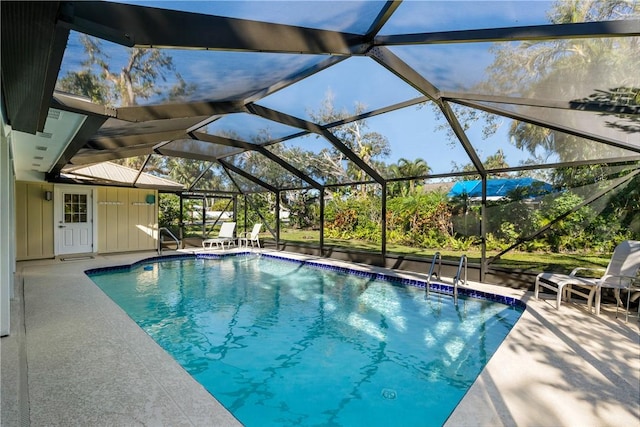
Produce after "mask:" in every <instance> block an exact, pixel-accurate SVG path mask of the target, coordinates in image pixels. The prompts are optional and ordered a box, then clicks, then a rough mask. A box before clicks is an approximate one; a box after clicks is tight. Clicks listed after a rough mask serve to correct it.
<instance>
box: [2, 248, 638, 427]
mask: <svg viewBox="0 0 640 427" xmlns="http://www.w3.org/2000/svg"><path fill="white" fill-rule="evenodd" d="M170 253H171V252H169V251H167V252H166V253H165V254H167V255H168V254H170ZM280 254H282V253H280ZM155 255H156V254H155V253H154V252H148V253H137V254H122V255H105V256H103V255H100V256H97V257H96V258H94V259H86V260H69V261H60V260H42V261H28V262H20V263H18V272H17V277H16V292H15V298H14V299H13V300H12V306H11V310H12V312H11V335H9V336H8V337H4V338H2V339H1V340H0V357H1V371H0V378H1V389H0V396H1V399H2V412H1V418H0V423H1V425H2V426H27V425H32V426H43V425H47V426H52V425H64V426H71V425H83V426H84V425H91V426H98V425H122V426H132V425H151V426H156V425H158V426H159V425H166V426H180V425H185V426H186V425H197V426H200V425H201V426H214V425H215V426H233V425H240V423H239V422H237V421H236V420H235V418H234V417H233V416H232V415H231V414H229V413H228V412H227V411H226V410H225V409H224V408H223V407H222V406H221V405H220V404H219V403H218V402H217V401H216V400H215V399H214V398H213V397H212V396H211V395H210V394H209V393H207V391H206V390H205V389H204V388H203V387H202V386H200V385H199V384H198V383H197V382H196V381H195V380H193V379H192V378H191V376H189V375H188V374H187V373H186V372H185V371H184V370H183V369H182V368H181V367H180V366H179V365H178V363H177V362H175V361H174V360H173V359H172V358H171V357H170V356H169V355H168V354H166V353H165V352H164V351H163V350H162V349H161V348H160V347H159V346H158V345H157V344H156V343H155V342H154V341H153V340H152V339H151V338H150V337H149V336H148V335H147V334H146V333H145V332H144V331H142V329H140V328H139V327H138V326H137V325H136V324H135V323H134V322H133V321H132V320H131V319H130V318H129V317H128V316H127V315H126V314H125V313H124V312H123V311H122V310H121V309H120V308H119V307H118V306H117V305H116V304H115V303H113V302H112V301H111V300H110V299H109V298H108V297H107V296H106V295H105V294H104V293H103V292H102V291H101V290H100V289H99V288H98V287H97V286H96V285H94V284H93V282H92V281H91V280H90V279H89V278H88V277H87V276H86V275H85V274H84V271H85V270H87V269H89V268H98V267H105V266H114V265H122V264H130V263H132V262H135V261H137V260H140V259H144V258H148V257H152V256H155ZM287 255H291V256H292V257H295V258H300V259H314V260H317V261H319V262H327V263H331V264H333V265H336V264H338V265H341V264H344V265H349V266H350V267H351V266H353V265H351V264H346V263H341V262H338V261H334V260H326V259H318V258H314V257H307V256H301V255H296V254H287ZM359 267H360V268H364V269H368V270H380V271H389V270H384V269H377V268H375V267H370V266H359ZM397 274H398V275H400V276H403V277H413V278H417V279H424V277H425V276H424V275H420V274H412V273H408V272H402V273H400V272H398V273H397ZM445 282H447V280H446V279H445ZM469 287H472V288H476V289H479V290H482V291H486V292H491V293H496V294H501V295H507V296H513V297H518V298H522V299H523V301H524V302H526V304H527V309H526V311H525V312H524V313H523V315H522V317H521V319H520V320H519V321H518V323H517V324H516V325H515V327H514V328H513V329H512V331H511V332H510V333H509V335H508V336H507V338H506V339H505V341H504V342H503V343H502V345H501V346H500V348H499V349H498V351H497V352H496V353H495V355H494V356H493V357H492V358H491V360H490V361H489V364H488V365H487V367H486V368H485V370H484V371H483V372H482V373H481V375H480V376H479V377H478V379H477V381H476V382H475V383H474V384H473V386H472V387H471V389H470V390H469V392H468V393H467V394H466V396H465V397H464V398H463V400H462V401H461V403H460V404H459V405H458V407H457V408H456V410H455V411H454V413H453V414H452V416H451V417H450V419H449V420H448V422H447V425H450V426H516V425H517V426H576V425H580V426H602V425H640V333H639V327H638V326H639V323H638V319H637V318H635V317H632V318H629V321H628V322H626V323H625V321H624V313H622V315H621V316H620V317H619V318H617V319H616V318H615V308H614V307H612V306H605V307H604V308H603V314H602V315H601V316H599V317H596V316H595V315H593V314H590V313H589V312H588V311H587V309H586V305H584V304H580V303H575V304H562V306H561V308H560V310H556V309H555V298H554V297H552V296H551V295H548V296H546V299H541V300H535V299H533V297H532V293H531V292H525V291H520V290H515V289H510V288H505V287H500V286H492V285H486V284H477V283H471V284H470V285H469ZM425 424H427V425H428V417H425ZM398 425H402V422H401V420H399V424H398Z"/></svg>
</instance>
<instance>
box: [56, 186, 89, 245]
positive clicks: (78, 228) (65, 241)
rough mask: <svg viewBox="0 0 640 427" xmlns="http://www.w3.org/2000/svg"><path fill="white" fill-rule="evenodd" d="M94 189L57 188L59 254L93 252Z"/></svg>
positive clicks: (57, 241) (57, 242) (57, 243)
mask: <svg viewBox="0 0 640 427" xmlns="http://www.w3.org/2000/svg"><path fill="white" fill-rule="evenodd" d="M92 195H93V190H92V189H91V188H87V189H84V188H56V197H55V201H56V202H55V209H56V215H55V221H56V224H55V227H56V248H57V253H56V254H57V255H65V254H78V253H88V252H93V199H92Z"/></svg>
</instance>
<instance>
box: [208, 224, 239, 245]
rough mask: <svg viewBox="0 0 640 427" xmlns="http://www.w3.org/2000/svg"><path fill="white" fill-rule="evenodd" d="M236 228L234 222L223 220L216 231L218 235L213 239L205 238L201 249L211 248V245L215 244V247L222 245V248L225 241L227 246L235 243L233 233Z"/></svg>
mask: <svg viewBox="0 0 640 427" xmlns="http://www.w3.org/2000/svg"><path fill="white" fill-rule="evenodd" d="M235 230H236V223H235V222H223V223H222V225H221V226H220V232H219V233H218V237H216V238H213V239H205V240H203V241H202V248H203V249H211V248H212V247H213V245H214V244H215V245H216V248H219V247H220V246H222V249H224V244H225V243H227V244H228V246H229V247H231V244H232V243H235V236H234V235H233V233H234V231H235Z"/></svg>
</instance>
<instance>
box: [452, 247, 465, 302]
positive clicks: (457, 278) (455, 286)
mask: <svg viewBox="0 0 640 427" xmlns="http://www.w3.org/2000/svg"><path fill="white" fill-rule="evenodd" d="M463 268H464V280H463V284H464V285H466V284H467V256H466V255H462V256H461V257H460V263H459V264H458V271H457V272H456V275H455V277H454V278H453V303H454V304H455V305H458V284H459V282H460V275H461V274H462V272H463Z"/></svg>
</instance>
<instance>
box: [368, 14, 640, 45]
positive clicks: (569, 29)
mask: <svg viewBox="0 0 640 427" xmlns="http://www.w3.org/2000/svg"><path fill="white" fill-rule="evenodd" d="M639 35H640V20H618V21H600V22H579V23H573V24H548V25H531V26H521V27H506V28H487V29H482V30H460V31H441V32H434V33H415V34H399V35H389V36H378V37H376V38H375V39H374V45H375V46H396V45H414V44H447V43H484V42H500V41H516V40H536V41H540V40H559V39H576V38H597V37H635V36H639Z"/></svg>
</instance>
